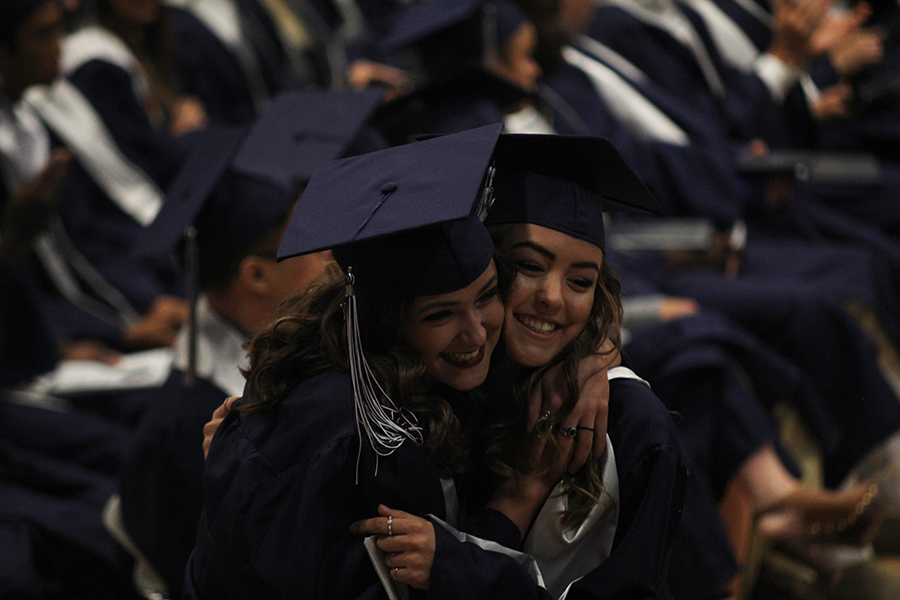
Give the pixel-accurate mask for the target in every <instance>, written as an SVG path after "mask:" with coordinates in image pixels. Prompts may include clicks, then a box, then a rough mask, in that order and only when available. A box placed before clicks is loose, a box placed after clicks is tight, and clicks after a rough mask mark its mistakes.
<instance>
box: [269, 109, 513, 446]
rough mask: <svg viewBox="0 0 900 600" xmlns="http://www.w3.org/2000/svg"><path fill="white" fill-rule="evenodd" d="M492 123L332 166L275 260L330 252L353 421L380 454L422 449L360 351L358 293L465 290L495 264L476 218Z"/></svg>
mask: <svg viewBox="0 0 900 600" xmlns="http://www.w3.org/2000/svg"><path fill="white" fill-rule="evenodd" d="M500 130H501V126H500V125H492V126H488V127H482V128H480V129H474V130H471V131H466V132H463V133H459V134H454V135H448V136H443V137H437V138H432V139H430V140H427V141H423V142H417V143H413V144H407V145H405V146H398V147H394V148H389V149H387V150H381V151H378V152H373V153H370V154H364V155H360V156H356V157H352V158H347V159H343V160H339V161H334V162H332V163H330V164H329V165H327V166H325V167H323V168H322V169H321V170H319V171H318V172H317V173H316V174H314V175H313V177H312V179H311V180H310V182H309V185H308V186H307V188H306V191H305V192H304V194H303V197H302V198H301V199H300V202H299V203H298V205H297V209H296V210H295V212H294V215H293V217H292V219H291V223H290V225H289V226H288V230H287V232H286V233H285V235H284V238H283V240H282V243H281V248H280V249H279V251H278V256H279V258H288V257H291V256H296V255H298V254H306V253H310V252H316V251H319V250H324V249H331V250H332V253H333V254H334V256H335V259H336V260H337V261H338V263H339V264H340V265H341V268H343V269H344V272H345V274H346V277H345V283H346V284H347V289H346V298H345V301H344V315H345V319H346V322H347V346H348V362H349V364H350V376H351V379H352V381H353V390H354V401H355V406H356V419H357V424H358V426H359V428H360V429H364V430H365V431H366V434H367V435H368V438H369V441H370V443H371V446H372V448H373V449H374V450H375V452H376V453H377V454H378V455H380V456H386V455H388V454H391V453H392V452H393V451H394V450H396V448H398V447H399V446H400V444H402V443H403V442H404V440H406V439H411V440H413V441H415V442H418V443H420V442H421V439H422V438H421V430H420V429H419V427H418V426H417V425H416V424H415V419H414V418H413V417H412V416H411V415H409V414H406V413H405V412H404V411H401V410H399V409H398V408H397V407H396V406H395V405H394V404H393V402H392V401H391V400H390V398H388V397H387V394H386V393H385V391H384V388H383V387H382V386H381V384H380V383H379V382H378V381H377V380H376V379H375V377H374V375H373V374H372V372H371V370H370V369H369V367H368V363H367V360H366V357H365V354H364V352H363V343H362V340H361V338H360V331H359V320H358V314H357V304H356V303H357V287H358V288H359V292H360V295H362V296H363V297H365V295H366V294H381V295H388V296H390V297H397V296H399V297H410V296H430V295H434V294H442V293H447V292H451V291H455V290H458V289H462V288H464V287H466V286H467V285H469V284H471V283H472V282H473V281H475V280H476V279H477V278H478V277H480V276H481V274H482V273H484V270H485V269H486V268H487V267H488V265H489V264H490V261H491V258H492V256H493V244H492V243H491V239H490V236H489V235H488V232H487V230H486V229H485V228H484V226H483V225H482V223H481V221H480V220H479V219H478V218H477V217H476V215H477V214H478V212H479V208H480V207H479V205H480V203H481V202H482V201H483V199H484V190H485V185H484V184H485V181H486V177H487V173H488V169H489V165H490V161H491V155H492V154H493V152H494V146H495V144H496V143H497V139H498V137H499V135H500Z"/></svg>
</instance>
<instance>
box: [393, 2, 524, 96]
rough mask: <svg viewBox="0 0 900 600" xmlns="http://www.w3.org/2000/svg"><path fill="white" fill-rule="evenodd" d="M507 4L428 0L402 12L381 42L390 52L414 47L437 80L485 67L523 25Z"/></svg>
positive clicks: (517, 14) (522, 21)
mask: <svg viewBox="0 0 900 600" xmlns="http://www.w3.org/2000/svg"><path fill="white" fill-rule="evenodd" d="M525 22H526V17H525V15H524V14H523V13H522V12H521V11H520V10H519V9H518V7H516V6H515V5H514V4H513V3H511V2H509V1H508V0H424V1H423V2H419V3H418V4H413V5H412V6H410V7H409V8H407V9H406V10H405V11H404V12H402V13H400V15H399V16H398V17H397V19H396V20H395V22H394V25H393V27H392V28H391V30H390V31H389V32H388V34H387V35H386V36H385V37H384V39H383V40H382V41H381V46H382V47H383V49H384V50H385V51H387V52H394V51H397V50H400V49H403V48H410V47H414V48H415V49H416V50H418V52H419V53H420V55H421V58H422V61H423V66H424V67H425V70H426V71H427V72H428V73H429V74H430V76H431V77H432V78H434V79H440V78H442V77H443V76H445V75H446V74H447V73H452V72H453V71H454V70H457V69H459V68H460V67H462V66H466V65H471V63H472V62H473V61H481V62H483V60H484V58H485V57H486V56H487V54H488V53H490V52H491V51H493V50H494V49H495V48H496V46H497V45H499V44H502V43H503V42H504V41H505V40H506V39H508V38H509V37H510V36H511V35H512V34H513V33H515V32H516V31H517V30H518V29H519V27H521V26H522V24H523V23H525Z"/></svg>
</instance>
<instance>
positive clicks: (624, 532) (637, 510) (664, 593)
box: [567, 379, 697, 599]
mask: <svg viewBox="0 0 900 600" xmlns="http://www.w3.org/2000/svg"><path fill="white" fill-rule="evenodd" d="M608 433H609V438H610V440H611V441H612V444H613V448H614V449H615V455H616V469H617V470H618V475H619V520H618V523H617V525H616V535H615V539H614V540H613V546H612V551H611V552H610V555H609V557H608V558H607V559H606V560H605V561H604V562H603V563H602V564H600V565H599V566H598V567H597V568H596V569H594V570H593V571H591V572H590V573H588V574H587V575H585V576H584V577H583V578H582V579H580V580H579V581H578V582H577V583H576V584H575V585H573V586H572V588H571V589H570V591H569V595H568V596H567V598H584V599H588V598H590V599H598V598H629V599H630V598H648V599H649V598H670V597H671V596H670V590H669V588H668V584H667V576H668V568H669V559H670V554H671V551H672V544H673V541H674V539H675V534H676V531H677V530H678V527H679V521H680V519H681V517H682V514H681V513H682V506H683V505H684V497H685V486H686V481H687V479H686V478H687V472H686V470H685V467H684V463H683V462H682V455H681V449H680V447H679V443H678V440H677V437H676V434H675V428H674V424H673V423H672V419H671V416H670V415H669V414H668V413H667V412H666V410H665V407H664V406H663V405H662V403H661V402H660V401H659V399H658V398H657V397H656V396H655V395H654V394H653V392H652V391H651V390H650V388H649V387H647V386H646V385H645V384H644V383H643V382H640V381H637V380H634V379H612V380H610V382H609V424H608ZM692 573H693V574H695V575H696V573H697V572H696V571H692Z"/></svg>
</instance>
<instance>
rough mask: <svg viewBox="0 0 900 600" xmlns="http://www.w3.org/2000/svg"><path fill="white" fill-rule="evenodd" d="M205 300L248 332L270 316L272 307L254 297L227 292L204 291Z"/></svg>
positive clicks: (235, 324)
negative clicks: (264, 304)
mask: <svg viewBox="0 0 900 600" xmlns="http://www.w3.org/2000/svg"><path fill="white" fill-rule="evenodd" d="M206 298H207V302H209V305H210V306H211V307H212V308H213V310H215V311H216V312H217V313H219V315H221V316H222V318H224V319H225V320H226V321H228V322H230V323H231V324H232V325H234V326H235V327H237V328H238V329H240V330H241V331H244V332H246V333H248V334H251V335H252V334H253V333H255V332H256V331H258V330H259V329H260V328H261V327H262V326H263V325H265V324H266V322H267V320H268V319H269V318H270V317H271V316H272V312H273V311H272V308H271V307H269V306H268V305H266V306H262V303H261V302H260V301H259V300H258V299H257V298H255V297H253V296H251V295H246V294H238V293H235V292H234V291H228V292H206Z"/></svg>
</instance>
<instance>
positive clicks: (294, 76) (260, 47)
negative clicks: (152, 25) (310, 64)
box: [168, 0, 318, 125]
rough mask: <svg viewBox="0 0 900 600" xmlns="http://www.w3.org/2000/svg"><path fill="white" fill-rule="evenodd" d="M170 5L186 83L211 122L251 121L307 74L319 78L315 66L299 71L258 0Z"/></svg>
mask: <svg viewBox="0 0 900 600" xmlns="http://www.w3.org/2000/svg"><path fill="white" fill-rule="evenodd" d="M168 10H169V11H170V15H171V20H172V25H173V30H174V33H175V37H176V40H177V54H176V61H177V64H178V74H179V76H180V79H181V86H182V89H183V91H184V92H185V93H186V94H188V95H190V96H194V97H195V98H197V99H198V100H200V102H201V103H202V104H203V107H204V109H205V110H206V115H207V118H208V119H209V120H210V122H211V123H219V124H224V125H240V124H245V123H249V122H250V121H251V120H252V119H253V118H255V117H256V116H258V115H260V114H262V112H263V111H264V110H265V108H266V107H267V106H268V104H269V102H270V101H271V99H272V98H273V97H274V96H275V95H276V94H278V93H279V92H282V91H286V90H290V89H297V88H299V87H301V84H302V83H303V82H302V79H303V78H304V77H305V78H307V79H309V81H307V82H306V83H307V84H315V83H316V80H317V79H318V77H316V75H315V73H313V72H308V73H297V72H294V70H293V65H292V63H291V60H290V59H289V56H288V53H287V50H286V48H285V46H284V44H283V41H282V39H281V36H280V33H279V31H278V28H277V26H276V24H275V22H274V21H273V19H272V16H271V15H270V14H269V12H268V10H267V9H266V8H265V7H264V3H261V2H259V1H258V0H228V1H227V2H214V3H210V2H204V1H201V2H170V6H169V7H168ZM307 27H308V26H307ZM307 33H309V31H308V32H307Z"/></svg>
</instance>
